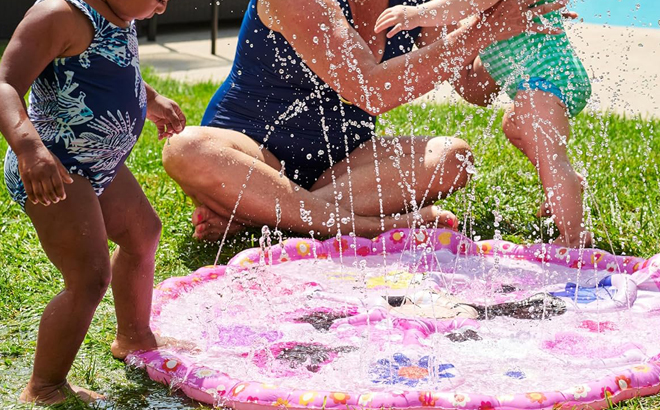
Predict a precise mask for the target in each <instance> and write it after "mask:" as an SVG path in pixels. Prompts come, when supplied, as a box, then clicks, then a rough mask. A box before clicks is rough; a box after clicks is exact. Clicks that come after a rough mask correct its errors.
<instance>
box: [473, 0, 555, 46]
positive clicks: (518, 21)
mask: <svg viewBox="0 0 660 410" xmlns="http://www.w3.org/2000/svg"><path fill="white" fill-rule="evenodd" d="M537 2H538V0H502V1H500V2H499V3H497V4H496V5H494V6H493V7H491V8H490V9H488V10H486V11H485V12H484V13H483V16H482V23H483V25H484V26H485V27H486V29H487V30H489V35H490V36H492V40H493V41H501V40H507V39H509V38H511V37H514V36H517V35H518V34H522V33H526V32H534V33H544V34H560V33H562V30H561V29H560V28H558V27H551V26H550V27H548V26H544V25H543V24H538V23H535V22H534V21H533V20H534V18H535V17H538V16H542V15H544V14H547V13H550V12H553V11H556V10H560V9H562V8H564V7H566V4H567V3H568V0H557V1H555V2H552V3H546V4H542V5H540V6H536V7H532V5H534V4H535V3H537Z"/></svg>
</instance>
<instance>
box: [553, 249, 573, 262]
mask: <svg viewBox="0 0 660 410" xmlns="http://www.w3.org/2000/svg"><path fill="white" fill-rule="evenodd" d="M570 257H571V254H570V249H568V248H557V250H556V251H555V258H557V259H558V260H560V261H565V262H568V260H569V259H570Z"/></svg>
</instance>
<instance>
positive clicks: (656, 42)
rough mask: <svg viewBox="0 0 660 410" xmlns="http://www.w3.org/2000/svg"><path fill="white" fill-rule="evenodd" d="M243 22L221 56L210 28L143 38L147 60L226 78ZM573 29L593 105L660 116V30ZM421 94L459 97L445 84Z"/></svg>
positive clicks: (183, 76) (203, 77) (230, 33)
mask: <svg viewBox="0 0 660 410" xmlns="http://www.w3.org/2000/svg"><path fill="white" fill-rule="evenodd" d="M238 28H239V27H238V25H235V26H233V27H224V28H222V29H221V30H220V33H219V35H218V40H217V43H216V47H217V55H216V56H214V55H211V41H210V34H209V30H200V31H187V32H181V33H171V34H162V35H160V36H159V37H158V40H157V42H155V43H148V42H146V39H142V45H141V46H140V53H141V58H142V63H143V64H145V65H150V66H153V67H154V68H155V69H156V71H157V72H158V73H160V74H162V75H164V76H170V77H172V78H175V79H179V80H182V81H189V82H198V81H208V80H211V81H215V82H221V81H223V80H224V79H225V78H226V77H227V74H228V73H229V70H230V69H231V64H232V61H233V59H234V53H235V50H236V45H237V35H238ZM568 35H569V37H570V39H571V42H572V44H573V46H574V47H575V49H576V50H577V52H578V54H579V55H580V57H581V58H582V60H583V62H584V65H585V67H586V68H587V71H588V72H589V74H590V76H591V77H592V82H593V91H594V92H593V97H592V99H591V102H590V105H589V108H588V109H590V110H613V111H616V112H618V113H622V114H626V115H629V116H631V115H642V116H644V117H648V116H655V117H658V118H660V30H657V29H640V28H627V27H605V26H600V25H593V24H585V23H576V24H573V25H571V26H570V27H569V28H568ZM421 100H427V101H428V100H433V101H459V100H460V97H459V96H458V95H457V94H456V93H454V92H453V91H452V89H451V87H449V86H448V85H447V84H443V85H441V86H440V87H439V88H438V89H437V90H435V91H433V92H431V93H429V94H428V95H427V96H425V97H423V98H422V99H421ZM501 102H506V97H503V98H502V101H501Z"/></svg>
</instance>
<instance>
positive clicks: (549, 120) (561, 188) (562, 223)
mask: <svg viewBox="0 0 660 410" xmlns="http://www.w3.org/2000/svg"><path fill="white" fill-rule="evenodd" d="M503 129H504V133H505V134H506V136H507V138H508V139H509V141H511V142H512V143H513V144H514V145H515V146H516V147H517V148H519V149H520V150H521V151H522V152H523V153H524V154H525V155H526V156H527V158H529V160H530V161H531V162H532V163H533V164H534V166H536V169H537V170H538V172H539V177H540V179H541V183H542V184H543V189H544V191H545V194H546V200H547V202H548V204H550V207H551V211H552V214H553V215H555V218H556V219H555V223H556V224H557V228H558V229H559V233H560V237H559V238H557V240H556V241H555V242H554V243H555V244H558V245H565V246H574V247H577V246H580V245H589V244H590V238H589V235H588V233H587V232H586V231H585V230H584V226H583V218H582V215H583V208H582V192H581V180H580V177H579V175H578V174H577V173H576V172H575V171H574V170H573V167H572V166H571V163H570V161H569V159H568V154H567V151H566V142H567V140H568V137H569V134H570V124H569V121H568V117H567V116H566V109H565V108H564V106H563V105H562V103H561V101H560V100H559V98H557V97H556V96H555V95H553V94H550V93H547V92H543V91H519V92H518V94H517V96H516V98H515V104H514V108H513V109H511V110H509V111H508V112H507V113H506V114H505V116H504V120H503Z"/></svg>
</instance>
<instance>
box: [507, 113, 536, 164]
mask: <svg viewBox="0 0 660 410" xmlns="http://www.w3.org/2000/svg"><path fill="white" fill-rule="evenodd" d="M520 121H524V119H520V118H517V116H516V113H515V111H514V110H513V108H511V109H509V110H508V111H507V112H506V113H504V117H503V118H502V131H503V132H504V135H505V136H506V138H507V139H508V140H509V142H511V144H513V146H514V147H516V148H518V149H519V150H520V151H522V152H523V153H524V154H525V155H527V156H528V157H529V156H530V154H532V153H531V152H530V142H532V141H530V138H526V137H525V135H523V134H524V133H523V131H522V129H521V127H520V125H521V124H520Z"/></svg>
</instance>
